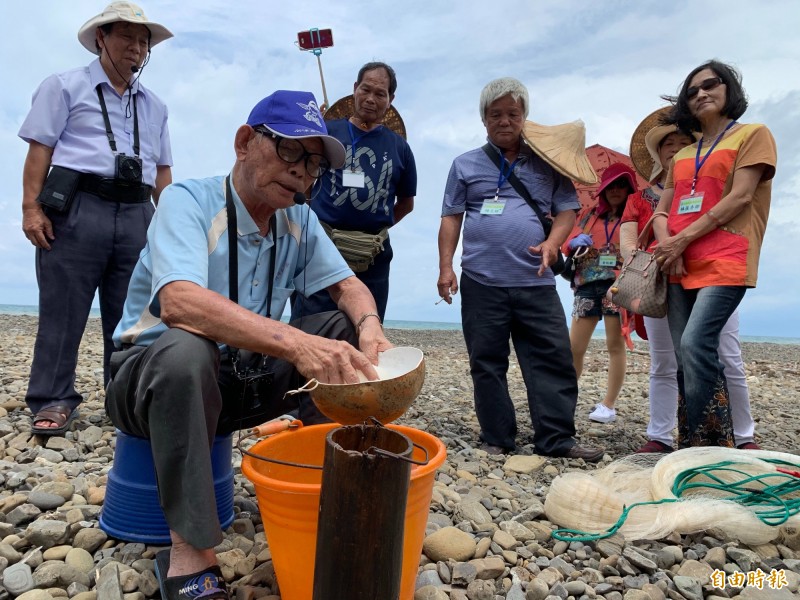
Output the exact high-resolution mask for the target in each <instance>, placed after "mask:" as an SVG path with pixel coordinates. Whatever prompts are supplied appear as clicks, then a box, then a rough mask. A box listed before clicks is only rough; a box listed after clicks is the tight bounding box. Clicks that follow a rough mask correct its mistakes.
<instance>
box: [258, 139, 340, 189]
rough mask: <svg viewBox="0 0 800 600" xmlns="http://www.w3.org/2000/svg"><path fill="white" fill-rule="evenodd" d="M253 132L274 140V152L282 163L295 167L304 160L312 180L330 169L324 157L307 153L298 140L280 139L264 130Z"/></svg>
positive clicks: (329, 164)
mask: <svg viewBox="0 0 800 600" xmlns="http://www.w3.org/2000/svg"><path fill="white" fill-rule="evenodd" d="M254 130H255V132H256V133H260V134H261V135H263V136H266V137H268V138H272V139H273V140H275V152H276V153H277V154H278V158H280V159H281V160H283V161H284V162H287V163H289V164H291V165H295V164H297V163H299V162H300V161H301V160H303V159H305V166H306V173H308V174H309V175H311V177H313V178H314V179H319V178H320V177H322V176H323V175H324V174H325V173H326V172H327V171H328V169H330V168H331V163H330V162H329V161H328V159H327V158H326V157H325V156H323V155H322V154H315V153H314V152H308V151H307V150H306V149H305V148H304V147H303V144H301V143H300V142H299V140H293V139H291V138H285V137H281V136H279V135H276V134H274V133H272V132H271V131H268V130H266V129H261V128H255V129H254Z"/></svg>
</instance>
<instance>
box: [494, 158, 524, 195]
mask: <svg viewBox="0 0 800 600" xmlns="http://www.w3.org/2000/svg"><path fill="white" fill-rule="evenodd" d="M500 158H502V159H503V162H502V163H501V164H500V177H498V178H497V191H496V192H495V193H494V196H495V198H497V197H498V196H500V188H501V187H503V184H504V183H505V182H506V181H508V178H509V177H511V174H512V173H513V172H514V167H516V166H517V163H518V162H519V161H520V157H517V159H516V160H515V161H514V162H513V163H511V166H510V167H509V168H508V172H506V170H505V169H506V165H507V164H508V161H507V160H506V157H505V156H504V155H503V153H502V152H501V153H500Z"/></svg>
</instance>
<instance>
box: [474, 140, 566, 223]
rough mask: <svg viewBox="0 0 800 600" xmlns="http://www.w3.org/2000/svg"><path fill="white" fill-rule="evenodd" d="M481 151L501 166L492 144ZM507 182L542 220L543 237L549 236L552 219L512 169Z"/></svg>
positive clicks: (498, 166)
mask: <svg viewBox="0 0 800 600" xmlns="http://www.w3.org/2000/svg"><path fill="white" fill-rule="evenodd" d="M483 151H484V152H485V153H486V156H488V157H489V158H490V159H492V162H493V163H494V164H495V165H496V166H497V168H498V169H502V168H503V166H502V165H503V163H501V162H500V155H499V154H498V153H497V151H496V150H495V149H494V146H492V145H491V144H486V145H485V146H484V147H483ZM508 183H510V184H511V186H512V187H513V188H514V189H515V190H517V193H518V194H519V195H520V196H522V198H523V199H524V200H525V202H527V203H528V204H529V205H530V207H531V208H532V209H533V212H535V213H536V216H537V217H539V220H540V221H541V222H542V228H543V229H544V237H545V239H547V238H548V237H550V230H551V229H552V228H553V220H552V219H551V218H550V217H548V216H547V215H545V214H544V213H543V212H542V209H541V208H539V205H538V204H536V201H535V200H534V199H533V198H532V197H531V193H530V192H529V191H528V188H526V187H525V186H524V185H523V184H522V182H521V181H520V180H519V178H518V177H517V176H516V175H514V172H513V171H512V172H511V174H510V175H509V176H508Z"/></svg>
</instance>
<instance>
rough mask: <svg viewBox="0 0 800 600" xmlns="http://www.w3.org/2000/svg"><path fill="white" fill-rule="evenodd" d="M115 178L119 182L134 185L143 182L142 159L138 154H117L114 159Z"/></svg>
mask: <svg viewBox="0 0 800 600" xmlns="http://www.w3.org/2000/svg"><path fill="white" fill-rule="evenodd" d="M114 179H116V180H117V182H118V183H123V184H128V185H133V184H137V185H139V184H141V183H142V159H141V158H139V157H138V156H128V155H127V154H117V156H116V157H115V160H114Z"/></svg>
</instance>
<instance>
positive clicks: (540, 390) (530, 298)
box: [461, 274, 578, 456]
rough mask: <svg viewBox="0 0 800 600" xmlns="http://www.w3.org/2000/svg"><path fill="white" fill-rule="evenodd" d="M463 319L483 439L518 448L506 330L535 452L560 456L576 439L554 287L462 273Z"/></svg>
mask: <svg viewBox="0 0 800 600" xmlns="http://www.w3.org/2000/svg"><path fill="white" fill-rule="evenodd" d="M461 321H462V327H463V329H464V339H465V341H466V343H467V351H468V353H469V364H470V373H471V375H472V383H473V386H474V389H475V411H476V413H477V415H478V422H479V423H480V425H481V438H482V439H483V440H484V441H485V442H487V443H489V444H492V445H494V446H502V447H503V448H510V449H513V448H515V447H516V442H515V436H516V434H517V419H516V414H515V411H514V404H513V403H512V401H511V397H510V396H509V393H508V381H507V379H506V374H507V372H508V357H509V354H510V352H511V350H510V347H509V343H508V338H509V335H510V336H511V340H512V341H513V342H514V349H515V350H516V353H517V360H518V361H519V366H520V370H521V371H522V378H523V380H524V381H525V387H526V389H527V391H528V408H529V410H530V414H531V422H532V423H533V430H534V433H533V443H534V446H535V448H536V452H538V453H539V454H543V455H548V456H562V455H564V454H565V453H566V452H567V451H568V450H569V449H570V448H571V447H572V446H574V445H575V440H574V438H573V436H574V435H575V406H576V403H577V399H578V381H577V377H576V375H575V367H574V366H573V364H572V352H571V350H570V346H569V332H568V330H567V324H566V317H565V316H564V309H563V308H562V306H561V301H560V299H559V297H558V293H557V292H556V288H555V286H536V287H513V288H509V287H492V286H486V285H482V284H480V283H478V282H477V281H475V280H474V279H471V278H470V277H469V276H468V275H465V274H462V276H461Z"/></svg>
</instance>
